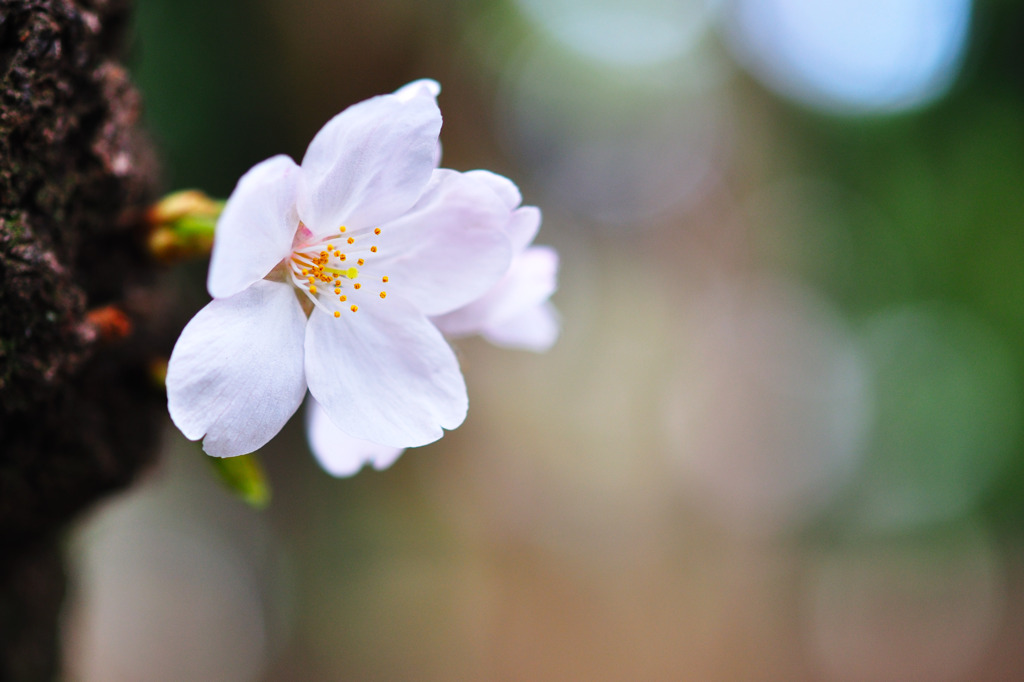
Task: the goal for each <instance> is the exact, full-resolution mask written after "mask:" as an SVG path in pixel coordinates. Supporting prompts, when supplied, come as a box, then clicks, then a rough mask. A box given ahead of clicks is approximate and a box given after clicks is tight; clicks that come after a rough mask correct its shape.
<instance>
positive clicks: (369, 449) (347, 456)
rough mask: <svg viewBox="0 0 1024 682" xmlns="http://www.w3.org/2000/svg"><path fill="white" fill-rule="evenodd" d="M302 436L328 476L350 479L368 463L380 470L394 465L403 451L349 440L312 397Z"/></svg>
mask: <svg viewBox="0 0 1024 682" xmlns="http://www.w3.org/2000/svg"><path fill="white" fill-rule="evenodd" d="M306 435H307V436H308V437H309V447H310V449H311V450H312V451H313V455H314V456H315V457H316V460H317V461H318V462H319V463H320V466H321V467H323V469H324V471H326V472H327V473H329V474H330V475H331V476H339V477H340V476H351V475H353V474H355V473H356V472H358V471H359V470H360V469H362V468H363V465H364V464H372V465H373V468H374V469H377V470H378V471H381V470H383V469H387V468H388V467H389V466H391V465H392V464H394V463H395V460H397V459H398V457H399V456H400V455H401V454H402V452H403V448H395V447H391V446H390V445H379V444H377V443H371V442H370V441H368V440H360V439H359V438H353V437H352V436H350V435H348V434H347V433H345V432H344V431H342V430H341V429H339V428H338V427H337V426H335V425H334V422H332V421H331V418H330V417H329V416H327V412H325V411H324V408H323V407H321V406H320V403H318V402H317V401H316V400H314V399H313V398H308V399H307V400H306Z"/></svg>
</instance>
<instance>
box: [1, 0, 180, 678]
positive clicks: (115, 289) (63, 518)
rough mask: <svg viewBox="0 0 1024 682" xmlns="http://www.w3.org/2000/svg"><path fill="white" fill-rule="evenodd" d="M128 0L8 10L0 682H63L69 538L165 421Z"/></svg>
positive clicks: (128, 475)
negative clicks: (78, 518) (155, 375)
mask: <svg viewBox="0 0 1024 682" xmlns="http://www.w3.org/2000/svg"><path fill="white" fill-rule="evenodd" d="M129 4H130V3H129V2H128V0H91V1H87V0H77V1H76V0H0V680H44V679H53V678H55V677H57V676H58V674H59V673H58V669H59V665H58V660H59V656H58V653H57V652H58V640H57V619H58V615H59V610H60V606H61V601H62V598H63V593H64V572H63V567H62V561H61V556H60V551H59V549H58V548H59V542H60V536H61V531H62V529H64V528H66V527H67V525H68V523H69V521H70V520H71V519H72V518H73V517H74V516H75V515H76V514H78V513H79V512H80V511H81V510H82V509H84V508H85V507H86V506H87V505H89V504H90V503H91V502H94V501H95V500H97V499H98V498H100V497H102V496H103V495H105V494H108V493H110V492H111V491H113V490H116V489H119V488H122V487H124V486H125V485H126V484H127V483H128V482H129V481H131V480H132V478H133V477H134V476H135V475H136V473H137V472H138V471H139V470H140V469H141V468H142V467H143V466H144V465H145V464H146V463H147V462H148V461H149V460H150V458H151V457H152V456H153V453H154V452H155V450H156V440H157V436H158V433H159V429H160V427H161V425H162V423H163V414H164V411H165V407H164V404H165V403H164V398H163V395H162V391H161V390H160V389H159V387H158V386H156V385H155V384H154V383H153V381H152V380H151V378H150V375H151V371H150V363H151V362H152V360H153V358H154V356H156V354H157V353H159V352H160V351H161V350H166V347H165V343H164V340H165V339H164V338H163V335H162V334H160V333H159V332H158V330H156V329H155V328H154V324H153V320H155V319H157V317H158V315H157V314H156V311H157V309H158V308H159V307H160V303H159V301H158V300H157V299H156V298H155V293H154V289H153V284H152V282H153V270H154V265H153V263H152V261H151V260H150V259H149V258H148V256H147V255H146V251H145V249H144V242H145V239H144V238H145V232H144V227H143V226H142V220H141V215H142V213H143V210H144V207H145V205H146V204H147V203H148V202H150V201H151V200H152V198H153V190H154V188H155V178H156V166H155V163H154V157H153V155H152V152H151V148H150V145H149V142H148V140H147V139H146V138H145V137H144V136H143V135H142V134H141V132H140V128H139V125H138V119H139V114H140V101H139V96H138V93H137V92H136V91H135V90H134V89H133V87H132V85H131V83H130V82H129V79H128V76H127V73H126V71H125V68H124V67H123V66H122V64H121V63H120V61H119V59H120V58H121V56H122V54H121V53H122V43H123V37H124V32H125V30H126V28H127V21H128V9H129V7H128V5H129ZM97 310H105V313H104V314H97V312H96V311H97ZM121 313H124V314H125V316H126V317H124V316H121ZM111 321H113V322H115V323H116V324H109V323H110V322H111ZM125 321H127V322H128V323H129V325H130V328H129V326H126V324H125Z"/></svg>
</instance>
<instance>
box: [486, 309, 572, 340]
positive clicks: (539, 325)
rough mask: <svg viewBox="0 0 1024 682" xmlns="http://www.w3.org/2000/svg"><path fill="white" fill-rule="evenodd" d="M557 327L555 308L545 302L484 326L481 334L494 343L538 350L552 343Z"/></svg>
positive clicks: (555, 338)
mask: <svg viewBox="0 0 1024 682" xmlns="http://www.w3.org/2000/svg"><path fill="white" fill-rule="evenodd" d="M559 326H560V324H559V320H558V311H556V310H555V306H553V305H551V303H548V302H545V303H543V304H541V305H539V306H534V307H533V308H527V309H526V310H524V311H523V312H521V313H519V315H516V316H515V317H511V318H509V319H507V320H504V321H502V322H500V323H496V324H492V325H489V326H487V327H486V328H484V330H483V332H482V333H481V335H482V336H483V337H484V338H485V339H487V340H488V341H490V342H491V343H493V344H494V345H496V346H503V347H505V348H519V349H522V350H532V351H536V352H538V353H540V352H543V351H546V350H548V349H549V348H551V346H553V345H555V341H557V340H558V331H559Z"/></svg>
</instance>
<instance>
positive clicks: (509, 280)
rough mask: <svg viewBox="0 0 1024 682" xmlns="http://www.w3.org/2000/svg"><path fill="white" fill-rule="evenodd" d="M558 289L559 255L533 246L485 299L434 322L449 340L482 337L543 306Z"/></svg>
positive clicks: (547, 249)
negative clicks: (489, 331)
mask: <svg viewBox="0 0 1024 682" xmlns="http://www.w3.org/2000/svg"><path fill="white" fill-rule="evenodd" d="M557 288H558V253H557V252H556V251H555V250H554V249H552V248H550V247H547V246H534V247H531V248H529V249H527V250H526V251H524V252H523V253H522V254H521V255H520V256H519V257H518V258H517V259H516V260H515V261H513V263H512V267H510V268H509V270H508V273H507V274H506V275H505V277H504V278H503V279H502V280H501V281H500V282H499V283H498V284H497V286H495V287H494V288H493V289H491V290H490V291H489V292H487V294H486V295H485V296H482V297H481V298H479V299H477V300H475V301H473V302H472V303H470V304H469V305H467V306H464V307H462V308H459V309H458V310H455V311H453V312H451V313H449V314H447V315H442V316H439V317H435V318H433V320H434V323H435V324H436V325H437V326H438V328H439V329H441V331H443V332H444V333H445V334H448V335H449V336H465V335H467V334H480V333H483V332H484V331H485V330H487V329H489V328H491V327H494V326H496V325H504V324H505V323H506V322H508V321H510V320H513V319H516V318H518V317H519V316H520V315H523V314H524V313H526V312H527V311H529V310H531V309H533V308H537V307H539V306H541V305H543V304H544V303H545V302H546V301H547V300H548V299H549V298H550V297H551V294H553V293H554V292H555V290H556V289H557Z"/></svg>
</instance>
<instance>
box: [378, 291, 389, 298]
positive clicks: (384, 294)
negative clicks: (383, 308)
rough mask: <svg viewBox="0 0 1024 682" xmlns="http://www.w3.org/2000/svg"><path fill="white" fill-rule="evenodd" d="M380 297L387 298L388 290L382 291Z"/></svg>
mask: <svg viewBox="0 0 1024 682" xmlns="http://www.w3.org/2000/svg"><path fill="white" fill-rule="evenodd" d="M380 297H381V298H387V297H388V292H386V291H382V292H380Z"/></svg>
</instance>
